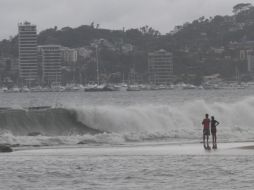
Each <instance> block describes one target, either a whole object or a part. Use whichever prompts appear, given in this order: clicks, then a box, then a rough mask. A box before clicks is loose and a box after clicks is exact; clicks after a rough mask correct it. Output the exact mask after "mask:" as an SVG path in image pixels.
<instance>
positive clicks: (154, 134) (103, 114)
mask: <svg viewBox="0 0 254 190" xmlns="http://www.w3.org/2000/svg"><path fill="white" fill-rule="evenodd" d="M205 113H209V114H210V115H214V116H215V118H216V119H217V120H218V121H219V122H220V125H219V126H218V139H220V140H223V141H248V140H253V137H254V126H253V124H254V117H253V113H254V97H250V98H247V99H245V100H243V101H238V102H234V103H223V102H215V103H207V102H205V101H204V100H197V101H192V102H185V103H182V104H178V105H147V106H144V105H142V106H138V105H135V106H126V107H121V106H85V105H84V106H80V107H65V108H46V109H42V110H40V109H39V110H33V109H32V110H26V109H2V110H1V111H0V129H1V133H0V143H5V144H21V145H59V144H77V143H84V144H89V143H103V144H104V143H117V144H119V143H124V142H126V141H146V140H162V139H163V140H165V139H166V140H168V139H171V140H172V139H185V140H186V139H187V140H198V141H199V140H200V139H201V138H202V126H201V120H202V118H203V117H204V114H205ZM35 132H36V133H38V134H40V135H39V136H29V137H28V136H27V135H28V134H29V133H30V134H31V133H35Z"/></svg>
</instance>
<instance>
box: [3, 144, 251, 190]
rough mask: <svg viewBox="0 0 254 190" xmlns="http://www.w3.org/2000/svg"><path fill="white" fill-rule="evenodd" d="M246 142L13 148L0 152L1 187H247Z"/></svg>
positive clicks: (248, 164) (249, 165)
mask: <svg viewBox="0 0 254 190" xmlns="http://www.w3.org/2000/svg"><path fill="white" fill-rule="evenodd" d="M249 144H251V143H230V144H221V145H220V148H219V149H218V150H216V151H214V150H211V151H205V150H203V149H202V145H201V144H176V145H172V144H158V145H156V144H152V145H149V144H148V145H146V144H144V145H137V144H135V145H133V144H132V145H130V146H127V145H125V146H116V147H114V146H113V147H112V146H107V147H82V146H78V147H70V148H68V147H64V148H60V147H56V148H46V149H40V150H22V151H16V152H14V153H12V154H4V155H1V157H0V162H1V163H2V164H1V166H0V189H6V190H8V189H63V190H65V189H66V190H67V189H75V190H76V189H108V190H111V189H138V190H140V189H184V190H187V189H252V187H253V183H254V180H253V179H254V173H253V171H254V164H253V163H254V151H253V150H242V149H238V148H237V147H240V146H245V145H249ZM3 163H4V164H3Z"/></svg>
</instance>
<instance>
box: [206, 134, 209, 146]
mask: <svg viewBox="0 0 254 190" xmlns="http://www.w3.org/2000/svg"><path fill="white" fill-rule="evenodd" d="M208 139H209V136H208V135H207V136H206V143H207V147H209V143H208Z"/></svg>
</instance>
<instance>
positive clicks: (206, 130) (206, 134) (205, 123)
mask: <svg viewBox="0 0 254 190" xmlns="http://www.w3.org/2000/svg"><path fill="white" fill-rule="evenodd" d="M202 125H203V144H204V148H205V149H210V146H209V142H208V139H209V136H210V119H209V118H208V114H205V119H204V120H203V122H202ZM205 138H206V143H205Z"/></svg>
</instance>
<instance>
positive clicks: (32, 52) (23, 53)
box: [18, 22, 38, 82]
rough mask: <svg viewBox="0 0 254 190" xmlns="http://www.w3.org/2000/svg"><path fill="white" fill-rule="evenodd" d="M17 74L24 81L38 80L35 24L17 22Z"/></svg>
mask: <svg viewBox="0 0 254 190" xmlns="http://www.w3.org/2000/svg"><path fill="white" fill-rule="evenodd" d="M18 30H19V35H18V39H19V76H20V78H21V79H22V80H24V81H25V82H32V81H36V80H38V59H37V31H36V25H32V24H31V23H29V22H24V23H19V24H18Z"/></svg>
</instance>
